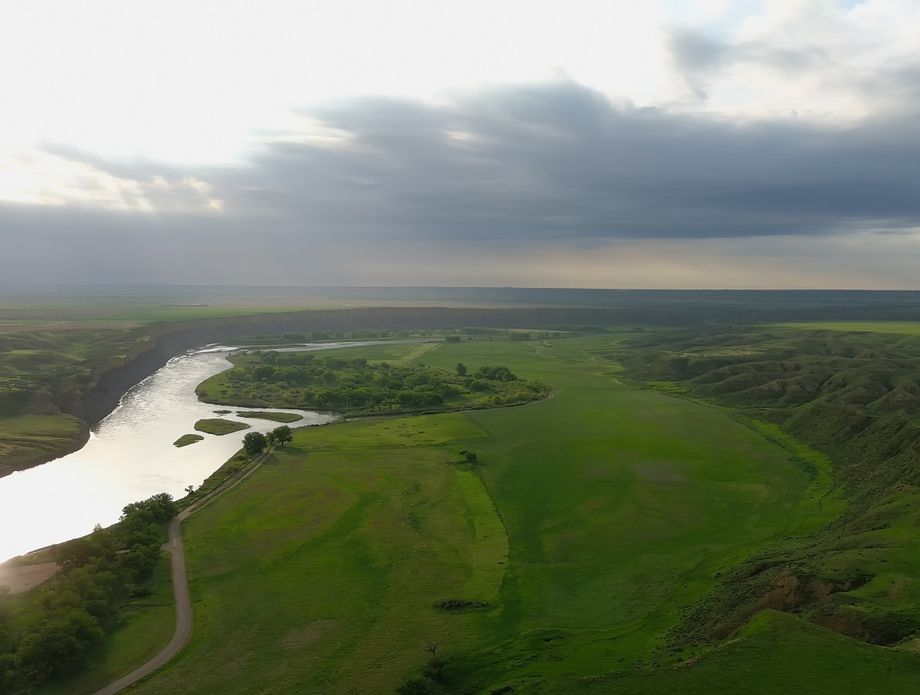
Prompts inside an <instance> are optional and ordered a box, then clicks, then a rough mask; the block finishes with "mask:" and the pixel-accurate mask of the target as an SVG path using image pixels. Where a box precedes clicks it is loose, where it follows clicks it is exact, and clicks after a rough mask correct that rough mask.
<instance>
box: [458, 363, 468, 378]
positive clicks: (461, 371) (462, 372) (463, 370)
mask: <svg viewBox="0 0 920 695" xmlns="http://www.w3.org/2000/svg"><path fill="white" fill-rule="evenodd" d="M457 374H459V375H460V376H466V365H465V364H463V362H457Z"/></svg>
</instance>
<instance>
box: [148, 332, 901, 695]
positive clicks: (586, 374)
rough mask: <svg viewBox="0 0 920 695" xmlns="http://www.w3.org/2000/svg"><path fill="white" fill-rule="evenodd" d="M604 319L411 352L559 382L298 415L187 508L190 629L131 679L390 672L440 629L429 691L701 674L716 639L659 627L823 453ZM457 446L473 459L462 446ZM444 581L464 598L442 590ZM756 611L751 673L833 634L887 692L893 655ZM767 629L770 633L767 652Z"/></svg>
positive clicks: (188, 687) (195, 684)
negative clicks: (612, 330) (256, 456)
mask: <svg viewBox="0 0 920 695" xmlns="http://www.w3.org/2000/svg"><path fill="white" fill-rule="evenodd" d="M619 340H620V338H618V337H617V336H614V335H608V336H598V337H591V338H571V339H565V340H557V341H534V342H519V341H518V342H512V341H508V340H500V341H481V342H466V343H461V344H442V345H440V346H439V347H437V348H436V349H430V350H428V351H426V352H424V353H422V354H419V355H418V356H417V359H418V360H419V361H420V362H422V363H424V364H427V365H430V366H433V367H440V368H443V369H450V368H452V367H453V366H454V365H455V364H456V363H457V362H458V361H462V362H464V364H466V365H467V366H469V367H470V368H471V369H476V368H478V367H479V366H481V365H494V364H503V365H507V366H508V367H509V368H511V369H513V370H514V371H515V373H518V374H520V375H521V376H522V377H523V378H528V379H535V380H538V381H541V382H543V383H547V384H551V385H552V386H553V387H554V389H555V391H554V395H553V397H552V398H550V399H548V400H544V401H540V402H536V403H531V404H528V405H524V406H518V407H507V408H496V409H492V410H478V411H468V412H460V413H444V414H437V415H424V416H399V417H386V418H373V419H365V420H354V421H350V422H344V423H338V424H335V425H330V426H326V427H321V428H308V429H301V430H296V432H295V438H294V442H293V443H292V444H291V445H289V446H288V447H287V448H286V449H283V450H277V451H276V452H275V453H274V455H273V457H272V458H271V459H270V460H269V462H268V463H267V464H266V465H264V466H263V467H262V468H261V469H260V470H259V471H258V472H257V473H256V474H254V475H253V476H252V477H250V478H249V479H247V481H246V482H245V483H244V484H242V485H240V486H238V487H236V488H233V489H232V490H230V491H229V492H227V493H226V494H225V495H223V496H221V497H220V498H218V499H217V500H216V501H215V502H214V503H212V504H211V505H209V506H208V507H206V508H204V509H203V510H202V511H200V512H199V513H198V514H196V515H195V516H194V517H192V518H191V519H190V520H189V521H188V522H186V525H185V527H184V528H185V531H184V533H185V540H186V547H187V551H188V558H189V572H190V576H191V577H192V578H193V579H192V593H193V598H194V601H195V616H196V629H195V634H194V636H193V639H192V642H191V644H190V645H189V647H188V648H187V649H186V650H185V651H184V652H183V653H182V654H181V655H180V656H179V657H178V658H177V659H176V660H175V661H174V662H172V663H171V664H169V665H167V666H166V667H165V668H163V669H162V670H161V671H160V672H158V673H156V674H154V675H153V676H152V677H150V678H149V679H148V680H146V681H145V682H143V683H141V684H139V685H138V686H136V687H135V688H133V689H132V691H131V692H133V693H156V692H183V693H211V692H227V693H232V692H241V693H242V692H247V693H250V692H273V693H286V692H290V693H301V692H317V693H352V692H393V691H394V690H395V689H396V688H397V687H399V686H400V684H402V683H404V682H405V681H406V680H407V678H411V677H413V676H416V677H420V676H421V674H422V673H423V671H424V670H425V667H426V663H427V662H429V660H430V653H429V652H428V651H426V647H427V646H428V645H429V644H434V643H436V644H437V645H438V648H437V653H438V654H439V655H444V656H445V657H447V665H446V667H444V669H443V673H442V674H441V675H439V676H438V679H439V680H441V681H443V683H434V682H433V681H432V680H431V679H428V681H427V686H426V687H429V688H430V691H431V692H491V691H493V690H496V689H500V688H503V687H506V688H514V689H515V690H514V692H560V693H564V692H573V691H576V690H577V691H581V690H582V689H585V688H588V687H590V688H591V691H592V692H640V691H639V690H637V688H639V687H643V688H646V690H645V691H647V692H654V691H655V688H656V687H657V688H660V687H663V686H661V685H660V684H661V683H665V681H654V680H648V681H646V680H643V679H644V678H646V677H647V678H654V677H657V675H660V674H665V675H663V676H662V677H663V678H664V677H666V676H667V675H668V674H671V673H672V672H673V673H678V674H680V675H681V677H683V674H696V673H698V672H699V673H703V674H704V675H703V676H701V677H700V678H701V679H702V680H700V682H703V681H704V680H705V673H707V672H711V671H712V670H713V669H718V663H719V660H720V659H723V658H724V655H725V652H724V649H727V648H728V646H726V647H724V648H721V649H715V650H714V651H709V650H708V648H706V647H699V646H692V645H687V646H685V645H681V646H677V647H674V646H672V640H671V634H672V631H673V630H675V629H676V628H677V627H678V626H679V625H680V624H681V621H682V620H683V619H684V617H685V616H686V615H688V613H689V612H690V611H691V609H692V607H693V606H694V605H696V604H697V603H698V602H699V601H700V600H701V599H703V598H704V597H706V596H707V595H709V594H710V592H711V591H712V590H713V589H714V587H715V586H716V585H717V584H718V582H719V579H720V577H722V576H724V575H725V574H726V573H728V572H730V571H731V569H732V568H733V567H734V566H735V565H736V564H738V563H740V562H742V561H743V560H745V559H746V558H748V557H750V556H751V555H752V554H753V553H755V552H758V551H763V550H764V549H770V548H780V547H782V546H783V545H784V544H785V543H787V542H789V539H790V538H797V537H803V536H806V535H808V534H810V533H812V532H813V531H815V530H816V529H818V528H820V527H822V526H824V525H825V524H827V523H828V522H830V521H832V520H833V519H834V517H835V516H837V515H838V514H839V513H840V511H841V509H842V505H841V503H840V502H839V499H837V498H835V497H834V492H833V491H832V490H831V477H830V474H829V463H828V461H827V459H826V458H824V457H822V456H820V455H818V454H816V452H813V451H811V450H810V449H808V448H807V447H805V446H804V445H802V444H800V443H799V442H796V441H795V440H793V439H791V437H788V436H786V435H782V433H780V432H777V431H773V430H770V429H769V427H768V426H763V425H758V424H756V423H751V422H750V421H749V420H745V419H743V418H739V417H737V416H735V415H734V414H733V413H732V412H731V411H725V410H721V409H719V408H716V407H712V406H708V405H704V404H701V403H698V402H694V401H691V400H687V399H681V398H675V397H672V396H669V395H666V394H663V393H660V392H658V391H656V390H647V389H639V388H636V387H634V386H630V385H627V384H624V383H622V382H621V380H620V374H619V368H618V366H617V364H616V363H614V362H611V361H610V360H609V359H608V357H607V355H608V353H609V351H610V350H611V349H613V348H615V347H616V346H617V345H618V343H619ZM416 347H417V346H399V347H397V346H392V345H391V346H385V347H383V348H365V349H362V350H361V351H360V356H363V357H366V358H367V359H369V360H373V359H375V358H379V355H378V354H377V353H375V351H378V352H380V353H385V355H386V359H388V360H390V359H393V358H394V356H395V355H394V350H405V351H406V353H404V354H409V351H411V350H413V349H415V348H416ZM461 450H472V451H475V452H476V453H477V454H478V459H479V463H478V464H475V465H469V464H458V463H456V462H457V461H458V460H459V458H460V457H459V456H458V453H459V452H460V451H461ZM833 500H836V501H833ZM822 501H827V503H823V502H822ZM451 600H453V605H456V606H461V607H462V606H464V605H466V606H471V607H470V608H467V609H461V610H456V611H451V610H443V609H442V608H438V607H436V606H437V605H438V604H441V603H442V602H444V601H448V602H450V601H451ZM758 620H761V619H760V618H759V619H758ZM763 620H765V621H767V623H768V624H767V625H766V626H765V627H764V626H761V627H758V626H759V625H760V623H759V622H758V623H756V624H753V627H751V626H749V627H748V628H745V630H748V631H750V632H751V635H749V636H746V637H745V640H741V641H739V642H737V643H736V644H738V645H741V646H737V647H736V646H734V644H732V645H731V647H732V653H737V654H738V657H737V662H736V668H738V669H740V671H739V672H742V673H745V674H746V678H752V679H755V680H756V679H758V678H759V679H761V680H763V681H764V682H766V679H772V682H773V684H774V685H775V686H776V687H777V688H779V690H777V691H786V687H787V686H788V687H795V686H797V685H801V684H803V683H805V681H803V680H802V678H801V677H800V674H799V673H798V672H796V671H794V670H791V671H789V672H788V673H787V672H776V671H775V670H774V669H775V667H776V665H777V664H780V663H781V662H782V659H789V658H792V656H791V655H794V654H798V655H800V656H801V658H803V659H807V658H808V657H807V654H808V653H811V651H814V653H815V654H816V655H822V654H823V655H825V656H826V655H830V656H827V658H825V656H821V658H819V659H816V661H815V662H814V664H813V667H812V675H811V676H809V677H810V678H811V679H812V680H811V681H809V682H812V683H819V682H820V681H821V678H822V677H823V675H822V674H824V675H828V676H830V675H836V674H837V673H838V672H846V669H847V666H846V665H845V664H846V663H847V662H846V661H845V660H844V661H843V662H841V661H840V660H839V659H838V657H841V658H842V657H847V658H853V659H854V660H855V662H854V663H862V662H861V661H860V660H863V661H872V662H873V664H875V663H876V659H877V664H878V669H877V670H878V673H879V677H880V678H882V680H881V681H879V682H880V683H883V684H885V685H886V686H890V689H889V690H888V692H901V691H902V690H898V688H901V685H902V681H901V680H898V679H896V678H894V677H892V678H889V679H888V680H885V674H886V673H888V671H886V668H887V667H886V666H885V664H886V663H888V661H886V660H889V661H890V662H891V663H896V662H898V659H901V658H902V657H908V658H912V657H909V655H903V654H900V653H898V654H896V655H895V656H893V657H892V656H888V655H889V654H891V653H892V652H891V651H890V650H886V649H882V648H880V647H872V646H868V645H865V644H862V643H860V642H857V641H854V640H850V639H848V638H844V637H841V636H839V635H837V634H835V633H833V632H830V631H828V630H825V629H823V628H819V627H815V626H813V625H810V624H807V623H804V622H803V621H801V620H800V619H799V618H796V617H794V616H789V615H785V614H783V615H781V616H779V617H778V618H776V619H775V621H773V623H770V622H769V620H770V619H769V618H765V619H763ZM774 623H775V624H774ZM761 628H762V629H761ZM758 635H762V636H761V637H757V636H758ZM777 635H782V638H781V639H780V638H779V637H778V636H777ZM758 640H760V641H758ZM771 640H774V641H782V642H783V644H784V646H785V647H786V649H785V651H783V652H782V653H776V654H775V657H776V658H775V660H774V661H773V662H770V661H765V660H764V658H763V653H764V650H767V649H768V648H769V645H770V644H771ZM747 645H754V646H753V647H751V648H747ZM742 647H744V648H742ZM687 659H690V661H689V663H690V664H691V665H689V666H683V667H681V668H678V669H675V668H673V665H674V664H677V663H680V662H682V661H685V660H687ZM841 663H843V664H844V665H843V666H841ZM854 668H856V667H854ZM860 668H861V666H860ZM681 669H683V670H681ZM889 670H890V669H889ZM656 674H657V675H656ZM688 677H692V678H697V676H696V675H692V676H688ZM620 679H626V680H623V681H622V682H623V683H628V684H629V685H628V686H624V688H620V687H619V686H617V685H616V684H617V683H619V682H620ZM784 679H785V680H784ZM723 680H724V679H723ZM667 682H668V683H672V682H673V683H683V682H684V681H679V680H674V681H667ZM687 682H689V681H687ZM646 684H648V685H647V687H646ZM737 685H738V687H737V688H734V689H733V687H732V685H731V683H730V682H729V681H728V680H724V687H723V688H721V689H720V691H721V692H741V691H742V690H744V688H743V686H742V684H741V683H738V684H737ZM667 687H668V688H670V687H671V686H670V685H668V686H667ZM658 691H659V692H660V691H661V690H658ZM503 692H512V691H511V690H505V691H503ZM688 692H692V691H690V690H688ZM804 692H807V690H805V691H804ZM904 692H906V691H904Z"/></svg>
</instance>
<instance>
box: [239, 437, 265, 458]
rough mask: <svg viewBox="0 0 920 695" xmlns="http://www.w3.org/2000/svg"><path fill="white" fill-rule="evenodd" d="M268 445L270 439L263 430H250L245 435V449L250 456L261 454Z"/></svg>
mask: <svg viewBox="0 0 920 695" xmlns="http://www.w3.org/2000/svg"><path fill="white" fill-rule="evenodd" d="M266 446H268V440H267V439H266V438H265V435H264V434H262V433H261V432H250V433H249V434H247V435H246V436H245V437H243V449H245V451H246V453H247V454H249V455H250V456H256V455H257V454H261V453H262V452H263V451H264V450H265V447H266Z"/></svg>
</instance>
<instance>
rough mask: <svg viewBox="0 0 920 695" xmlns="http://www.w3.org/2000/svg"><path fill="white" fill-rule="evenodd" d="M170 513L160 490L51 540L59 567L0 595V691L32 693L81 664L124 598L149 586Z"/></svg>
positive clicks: (113, 623) (114, 622)
mask: <svg viewBox="0 0 920 695" xmlns="http://www.w3.org/2000/svg"><path fill="white" fill-rule="evenodd" d="M175 514H176V505H175V502H173V499H172V498H171V497H170V496H169V495H167V494H165V493H161V494H158V495H154V496H153V497H151V498H149V499H147V500H144V501H142V502H134V503H132V504H129V505H128V506H126V507H125V508H124V511H123V513H122V516H121V520H120V522H119V523H118V524H116V525H114V526H111V527H109V528H106V529H103V528H97V529H96V530H95V531H93V533H91V534H90V535H89V536H86V537H85V538H78V539H76V540H73V541H69V542H68V543H63V544H61V545H59V546H57V547H56V548H54V549H53V554H54V557H55V559H56V560H57V562H58V564H59V565H60V567H61V570H60V571H59V572H58V574H57V575H56V576H55V577H53V578H52V579H50V580H49V581H48V582H47V583H45V584H43V585H42V587H41V588H39V589H37V590H35V591H32V592H29V593H27V594H22V595H19V596H16V597H10V596H5V595H0V692H2V693H10V694H11V695H12V694H17V695H18V694H20V693H30V692H33V691H34V689H35V688H36V687H38V686H40V685H43V684H45V683H48V682H53V681H54V680H57V679H60V678H64V677H69V676H72V675H74V674H75V673H78V672H79V671H80V670H81V669H83V668H84V667H85V665H86V664H87V662H88V661H90V660H91V659H92V657H93V654H94V651H95V650H96V649H97V648H98V647H99V646H100V644H101V642H102V640H103V638H104V637H105V635H106V634H107V633H109V632H111V631H112V630H113V629H115V628H116V627H117V626H118V625H119V622H120V618H121V617H122V616H121V613H122V611H123V609H124V607H125V605H126V604H127V603H128V602H129V601H130V600H131V599H132V598H134V597H137V596H140V595H144V594H145V592H149V584H150V581H151V578H152V576H153V573H154V570H155V569H156V567H157V565H158V564H159V563H160V558H161V555H162V552H161V549H160V546H161V544H162V543H163V541H164V539H165V535H166V527H167V524H168V522H169V520H170V519H172V517H173V516H175Z"/></svg>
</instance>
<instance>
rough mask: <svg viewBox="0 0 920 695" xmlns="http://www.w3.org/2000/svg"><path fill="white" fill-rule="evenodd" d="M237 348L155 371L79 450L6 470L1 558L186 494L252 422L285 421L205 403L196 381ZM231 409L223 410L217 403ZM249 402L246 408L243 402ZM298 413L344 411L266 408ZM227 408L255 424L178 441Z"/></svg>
mask: <svg viewBox="0 0 920 695" xmlns="http://www.w3.org/2000/svg"><path fill="white" fill-rule="evenodd" d="M367 344H370V343H338V344H335V343H325V344H321V345H320V344H318V345H305V346H302V347H299V348H292V349H297V350H304V351H308V350H325V349H331V348H337V347H352V346H358V345H367ZM228 354H229V349H228V348H223V347H211V348H205V349H202V350H198V351H195V352H191V353H188V354H185V355H180V356H178V357H174V358H173V359H171V360H170V361H169V362H168V363H167V364H166V365H165V366H164V367H162V368H161V369H159V370H158V371H157V372H156V373H154V374H153V375H152V376H150V377H148V378H146V379H144V380H143V381H142V382H140V383H139V384H137V385H136V386H134V387H133V388H132V389H131V390H130V391H128V392H127V393H126V394H125V395H124V397H123V398H122V399H121V402H120V403H119V405H118V407H117V408H116V409H115V410H114V411H112V413H111V414H110V415H108V417H106V418H105V419H104V420H102V421H101V422H100V423H99V425H98V426H97V427H96V428H95V429H94V431H93V432H92V434H91V435H90V439H89V441H88V442H87V443H86V445H85V446H84V447H83V448H82V449H80V450H79V451H76V452H74V453H72V454H68V455H67V456H63V457H61V458H59V459H55V460H54V461H50V462H49V463H46V464H43V465H41V466H36V467H35V468H30V469H28V470H25V471H20V472H17V473H13V474H12V475H8V476H6V477H4V478H0V562H2V561H3V560H6V559H8V558H10V557H13V556H14V555H19V554H22V553H25V552H28V551H30V550H35V549H36V548H41V547H44V546H46V545H51V544H52V543H60V542H62V541H66V540H69V539H71V538H75V537H78V536H82V535H85V534H87V533H89V532H90V531H92V530H93V527H94V526H95V525H96V524H101V525H103V526H108V525H109V524H112V523H114V522H116V521H118V517H119V516H120V514H121V510H122V508H123V507H124V506H125V505H126V504H128V503H130V502H135V501H137V500H142V499H145V498H147V497H150V496H151V495H153V494H156V493H158V492H168V493H169V494H171V495H172V496H173V497H176V498H179V497H182V496H184V495H185V488H186V487H187V486H189V485H195V486H196V487H197V486H198V485H200V484H201V483H202V482H203V481H204V479H205V478H207V477H208V476H209V475H210V474H211V473H213V472H214V471H215V470H217V469H218V468H220V466H221V465H222V464H223V463H224V462H225V461H226V460H227V459H229V458H230V457H231V456H233V455H234V454H235V453H236V452H237V451H238V450H239V449H240V447H241V446H242V441H243V437H244V436H245V435H246V433H247V432H267V431H269V430H271V429H274V428H275V427H277V426H278V425H279V424H280V423H277V422H273V421H270V420H260V419H256V418H241V417H239V416H237V415H236V411H237V410H241V409H240V408H237V407H235V406H226V407H222V406H219V405H213V404H209V403H202V402H201V401H199V400H198V398H197V397H196V395H195V387H196V386H197V385H198V384H200V383H201V382H202V381H204V380H205V379H207V378H208V377H211V376H213V375H215V374H218V373H220V372H222V371H224V370H226V369H229V368H230V367H231V366H232V365H231V364H230V362H229V361H228V360H227V355H228ZM224 409H226V410H231V411H232V412H231V413H230V414H228V415H216V414H215V413H214V411H215V410H224ZM242 410H245V409H242ZM259 410H270V411H274V412H289V413H297V414H299V415H302V416H303V419H302V420H298V421H297V422H292V423H290V426H291V427H303V426H305V425H321V424H325V423H328V422H331V421H333V420H334V419H335V416H334V415H331V414H329V413H317V412H311V411H304V410H293V409H289V408H259ZM208 417H211V418H216V417H222V418H226V419H227V420H236V421H240V422H245V423H247V424H248V425H250V429H247V430H243V431H240V432H233V433H231V434H225V435H222V436H215V435H211V434H205V433H202V432H199V433H198V434H201V435H202V436H203V437H204V439H203V440H202V441H200V442H196V443H195V444H191V445H189V446H185V447H182V448H177V447H175V446H173V442H174V441H176V439H178V438H179V437H180V436H182V435H183V434H190V433H194V432H195V430H194V428H193V426H194V424H195V422H196V421H197V420H200V419H201V418H208Z"/></svg>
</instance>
